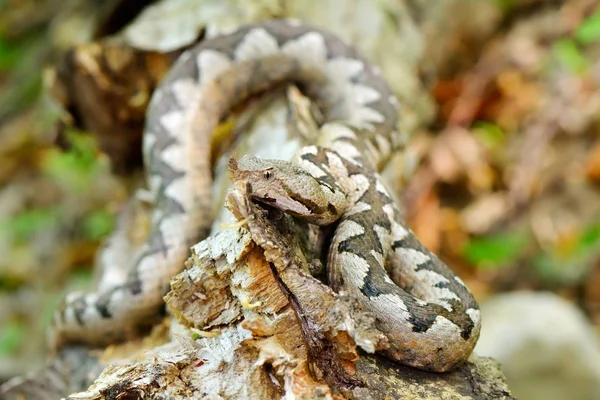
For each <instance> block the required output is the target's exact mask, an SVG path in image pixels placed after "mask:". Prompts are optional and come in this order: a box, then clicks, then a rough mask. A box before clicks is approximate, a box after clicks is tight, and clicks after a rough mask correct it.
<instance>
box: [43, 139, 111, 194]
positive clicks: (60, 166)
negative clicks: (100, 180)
mask: <svg viewBox="0 0 600 400" xmlns="http://www.w3.org/2000/svg"><path fill="white" fill-rule="evenodd" d="M67 137H68V139H69V142H70V144H71V148H70V149H69V151H63V150H60V149H56V148H53V149H51V150H49V153H48V155H47V157H46V158H45V159H44V162H43V163H42V166H41V168H42V171H43V172H44V173H46V174H47V175H48V176H49V177H50V178H51V179H52V180H54V181H55V182H57V183H58V184H59V185H61V187H62V188H63V189H66V190H67V191H69V192H71V193H74V194H82V193H84V192H85V191H87V190H88V189H89V188H90V185H93V183H94V180H95V178H96V177H97V175H98V174H100V173H102V172H103V171H105V169H106V165H103V164H102V163H99V162H98V150H97V144H96V141H95V140H94V138H93V137H92V136H90V135H85V134H82V133H80V132H77V131H74V130H72V131H70V132H68V133H67Z"/></svg>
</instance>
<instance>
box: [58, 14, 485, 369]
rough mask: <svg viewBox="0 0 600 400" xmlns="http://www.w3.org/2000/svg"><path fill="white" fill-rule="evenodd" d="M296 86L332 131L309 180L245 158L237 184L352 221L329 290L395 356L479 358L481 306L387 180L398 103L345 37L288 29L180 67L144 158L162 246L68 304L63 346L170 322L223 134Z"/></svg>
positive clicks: (296, 210)
mask: <svg viewBox="0 0 600 400" xmlns="http://www.w3.org/2000/svg"><path fill="white" fill-rule="evenodd" d="M285 83H296V84H297V85H298V86H299V87H300V88H301V90H302V91H303V92H304V93H305V94H306V95H307V96H309V97H310V98H312V99H313V100H314V101H315V103H316V104H317V105H318V107H319V108H320V110H321V111H322V112H323V115H324V116H325V120H326V121H328V123H327V124H325V125H324V126H323V127H322V129H321V135H320V137H319V139H318V141H317V143H315V145H316V146H309V147H307V148H305V149H303V150H302V151H301V153H300V155H299V157H298V160H297V164H299V166H300V167H301V168H302V169H289V168H291V167H290V166H289V163H284V162H276V161H269V160H260V159H257V158H254V157H245V158H242V159H241V160H239V163H238V165H237V169H236V170H235V171H234V178H236V179H242V178H243V179H246V180H248V181H249V182H250V183H251V186H252V196H253V197H254V198H256V199H257V200H260V201H263V202H268V203H270V204H272V205H275V206H276V207H279V208H282V209H284V210H285V211H286V212H289V213H292V214H294V215H297V216H299V217H301V218H308V219H309V221H311V222H313V223H317V224H330V223H332V222H334V221H336V220H337V221H338V222H337V223H338V225H337V227H336V228H335V234H334V236H333V239H332V243H331V245H330V248H329V257H328V265H327V268H328V276H329V283H330V284H331V285H332V286H333V288H334V289H336V290H342V289H343V290H345V291H347V292H349V293H351V294H352V295H354V296H356V297H357V298H358V299H359V300H360V301H361V302H362V303H363V304H364V305H365V307H366V308H367V309H368V310H370V311H372V312H373V313H374V314H375V315H376V317H377V321H378V322H377V323H378V328H379V329H380V330H381V331H382V332H384V333H385V334H386V336H387V337H388V339H389V341H390V345H391V346H390V349H389V350H387V354H388V356H389V357H391V358H393V359H395V360H398V361H400V362H402V363H405V364H408V365H411V366H415V367H418V368H422V369H428V370H434V371H445V370H448V369H451V368H453V367H454V366H456V365H457V364H459V363H460V362H462V361H464V360H465V359H466V358H467V357H468V356H469V354H470V353H471V351H472V349H473V347H474V345H475V342H476V340H477V338H478V336H479V329H480V317H479V310H478V307H477V304H476V302H475V300H474V299H473V297H472V295H471V294H470V292H469V291H468V290H467V288H466V287H465V286H464V284H463V283H462V281H461V280H460V279H459V278H457V277H456V276H455V275H454V274H453V273H452V272H451V271H450V270H449V269H448V268H447V267H446V266H445V265H444V264H443V263H442V262H441V261H440V260H439V259H438V258H437V257H435V255H433V254H432V253H430V252H429V251H428V250H426V249H425V248H424V247H423V246H422V245H421V244H420V243H419V242H418V240H417V239H416V238H415V236H414V235H413V234H412V232H411V231H410V230H409V229H408V228H407V227H406V226H405V225H404V223H403V222H402V220H401V218H400V216H399V213H398V211H397V209H396V206H395V205H394V203H393V201H392V200H391V198H390V196H389V194H388V192H387V191H386V189H385V187H384V185H383V183H382V182H381V179H380V178H379V175H378V174H377V171H378V170H379V169H380V168H381V167H382V166H383V165H384V164H385V162H386V160H387V159H388V157H389V156H390V154H391V153H392V152H393V151H394V150H395V149H396V148H397V147H398V146H399V141H400V139H399V134H398V133H397V131H396V124H397V108H398V104H397V100H396V98H395V97H394V95H393V94H392V93H391V91H390V89H389V88H388V86H387V85H386V83H385V82H384V80H383V78H382V77H381V76H380V74H379V71H378V70H377V69H376V68H374V67H373V66H371V65H370V64H368V63H367V62H366V61H365V60H364V59H363V58H361V57H360V56H359V55H358V54H357V53H356V52H355V51H354V50H353V49H352V48H351V47H349V46H347V45H346V44H345V43H343V42H342V41H341V40H340V39H338V38H337V37H335V36H333V35H332V34H330V33H327V32H324V31H321V30H317V29H313V28H309V27H306V26H304V25H301V24H299V23H297V22H294V21H287V20H285V21H284V20H277V21H267V22H263V23H261V24H257V25H251V26H247V27H244V28H241V29H239V30H238V31H236V32H234V33H232V34H228V35H224V36H220V37H217V38H214V39H210V40H206V41H204V42H202V43H200V44H199V45H197V46H196V47H195V48H193V49H191V50H188V51H187V52H185V53H184V54H183V55H182V56H181V57H180V58H179V59H178V61H177V62H176V64H175V65H174V66H173V68H172V70H171V71H170V73H169V74H168V76H167V77H166V78H165V80H164V81H163V83H162V84H161V85H160V87H159V88H158V89H157V90H156V92H155V93H154V95H153V98H152V101H151V104H150V106H149V109H148V112H147V123H146V130H145V134H144V149H143V150H144V157H145V164H146V168H147V173H148V183H149V187H150V190H151V192H152V193H153V195H154V199H155V200H154V204H155V209H154V213H153V218H152V229H151V231H150V235H149V238H148V240H147V241H146V243H145V244H144V245H143V246H142V248H141V249H140V250H139V251H138V252H137V253H136V256H135V257H134V258H133V259H132V260H131V269H130V272H129V275H128V276H127V279H126V281H125V283H123V284H120V285H115V286H112V287H109V288H107V289H104V291H103V292H98V293H92V294H85V295H83V294H71V295H69V296H67V298H66V299H65V303H64V304H63V305H62V306H61V308H60V310H59V312H57V314H56V316H55V319H54V344H55V345H61V344H64V343H69V342H86V343H91V344H96V345H101V344H107V343H110V342H112V341H116V340H122V339H124V338H127V337H128V336H130V335H132V334H134V333H135V332H136V331H137V330H138V329H140V327H142V326H144V325H147V324H149V323H150V321H153V320H154V319H155V318H156V315H157V314H158V313H159V310H160V308H161V305H162V304H163V300H162V296H163V295H164V294H165V293H166V291H167V290H168V287H169V281H170V279H171V278H172V277H173V276H174V275H175V274H177V273H178V272H180V271H181V269H182V268H183V263H184V261H185V260H186V258H187V255H188V249H189V247H190V246H191V245H192V244H194V243H196V242H198V241H199V240H201V239H202V238H204V237H205V236H206V235H207V234H208V230H209V227H210V225H211V222H212V221H211V218H212V216H211V215H210V210H211V194H210V187H211V182H212V171H211V163H210V138H211V134H212V132H213V130H214V128H215V127H216V126H217V125H218V123H219V122H220V121H221V120H222V119H223V118H224V117H226V116H227V114H228V113H229V112H230V110H232V109H233V108H234V107H236V106H237V105H239V104H241V103H243V102H244V101H245V100H247V99H248V98H249V97H250V96H253V95H256V94H258V93H261V92H264V91H267V90H270V89H272V88H274V87H276V86H278V85H281V84H285ZM295 168H297V167H295ZM286 171H295V172H293V173H292V174H290V173H288V172H286ZM311 188H312V189H311ZM384 267H387V269H388V270H389V271H390V272H391V275H392V277H393V278H394V281H392V280H391V279H390V278H389V277H388V274H387V272H386V269H385V268H384ZM394 282H396V283H394ZM397 284H398V285H397Z"/></svg>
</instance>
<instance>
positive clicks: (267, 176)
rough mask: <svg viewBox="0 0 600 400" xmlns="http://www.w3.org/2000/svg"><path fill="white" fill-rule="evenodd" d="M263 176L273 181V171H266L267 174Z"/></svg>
mask: <svg viewBox="0 0 600 400" xmlns="http://www.w3.org/2000/svg"><path fill="white" fill-rule="evenodd" d="M263 176H264V177H265V179H271V177H272V176H273V174H272V173H271V171H265V173H264V174H263Z"/></svg>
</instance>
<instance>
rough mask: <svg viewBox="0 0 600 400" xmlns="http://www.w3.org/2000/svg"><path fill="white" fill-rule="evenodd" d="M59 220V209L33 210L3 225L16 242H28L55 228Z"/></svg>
mask: <svg viewBox="0 0 600 400" xmlns="http://www.w3.org/2000/svg"><path fill="white" fill-rule="evenodd" d="M59 219H60V212H59V210H58V208H46V209H32V210H26V211H22V212H20V213H18V214H17V215H15V216H14V217H12V218H10V219H8V220H7V221H6V222H7V223H6V224H3V225H4V226H6V228H7V229H8V230H9V233H10V234H11V235H12V236H13V237H14V238H15V239H16V240H19V241H26V240H27V239H29V238H31V237H32V236H33V235H34V234H35V233H38V232H40V231H44V230H47V229H49V228H51V227H53V226H55V225H56V224H57V223H58V222H59Z"/></svg>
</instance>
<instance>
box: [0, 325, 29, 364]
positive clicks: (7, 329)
mask: <svg viewBox="0 0 600 400" xmlns="http://www.w3.org/2000/svg"><path fill="white" fill-rule="evenodd" d="M26 331H27V327H26V326H25V325H24V324H23V323H22V322H19V321H7V322H5V323H3V324H2V325H0V356H8V355H11V354H14V353H15V352H16V351H17V350H18V349H19V347H21V345H22V343H23V340H24V339H25V338H26V337H27V336H26V333H27V332H26Z"/></svg>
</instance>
